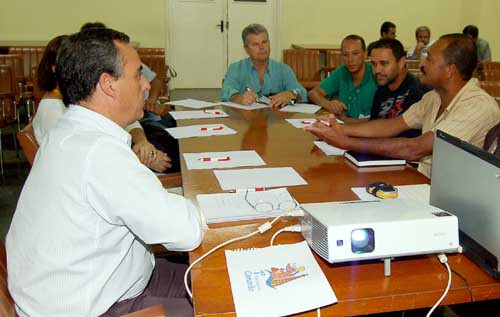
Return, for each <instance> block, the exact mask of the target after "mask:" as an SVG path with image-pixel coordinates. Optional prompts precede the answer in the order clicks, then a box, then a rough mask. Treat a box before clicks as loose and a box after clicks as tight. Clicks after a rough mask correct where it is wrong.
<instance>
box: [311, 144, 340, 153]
mask: <svg viewBox="0 0 500 317" xmlns="http://www.w3.org/2000/svg"><path fill="white" fill-rule="evenodd" d="M314 145H316V146H317V147H319V149H320V150H321V151H323V153H325V154H326V155H344V153H345V150H342V149H339V148H337V147H334V146H332V145H330V144H328V143H326V142H325V141H314Z"/></svg>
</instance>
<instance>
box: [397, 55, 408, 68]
mask: <svg viewBox="0 0 500 317" xmlns="http://www.w3.org/2000/svg"><path fill="white" fill-rule="evenodd" d="M398 66H399V69H404V68H405V66H406V56H402V57H401V58H400V59H399V61H398Z"/></svg>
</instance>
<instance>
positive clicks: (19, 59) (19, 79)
mask: <svg viewBox="0 0 500 317" xmlns="http://www.w3.org/2000/svg"><path fill="white" fill-rule="evenodd" d="M0 65H7V66H11V67H12V71H13V73H14V79H15V82H16V95H17V96H21V95H22V93H23V91H24V90H23V89H24V87H23V85H24V81H25V77H24V65H23V56H22V55H19V54H4V55H2V54H0Z"/></svg>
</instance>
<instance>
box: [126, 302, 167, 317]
mask: <svg viewBox="0 0 500 317" xmlns="http://www.w3.org/2000/svg"><path fill="white" fill-rule="evenodd" d="M122 317H167V314H166V313H165V310H164V309H163V306H162V305H156V306H152V307H149V308H145V309H143V310H140V311H136V312H135V313H130V314H127V315H124V316H122Z"/></svg>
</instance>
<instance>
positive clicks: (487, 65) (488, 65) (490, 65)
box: [478, 61, 500, 70]
mask: <svg viewBox="0 0 500 317" xmlns="http://www.w3.org/2000/svg"><path fill="white" fill-rule="evenodd" d="M478 68H479V69H481V70H500V62H487V61H484V62H480V63H479V66H478Z"/></svg>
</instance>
